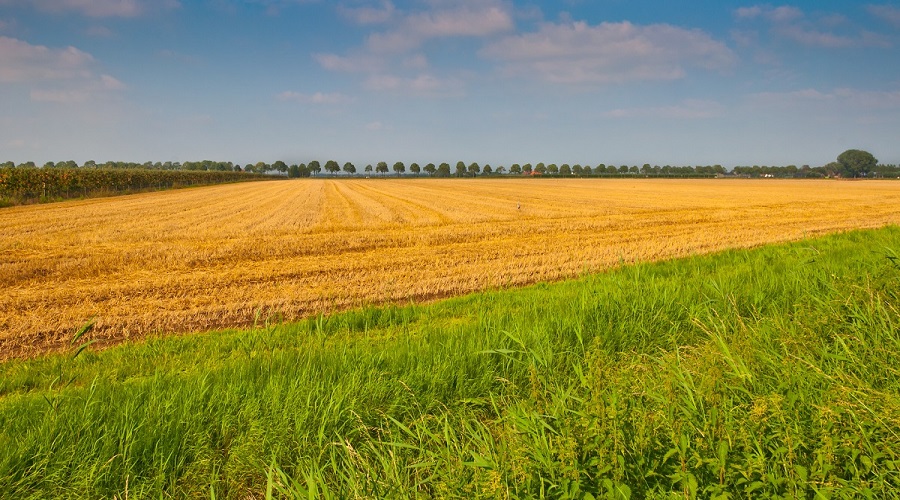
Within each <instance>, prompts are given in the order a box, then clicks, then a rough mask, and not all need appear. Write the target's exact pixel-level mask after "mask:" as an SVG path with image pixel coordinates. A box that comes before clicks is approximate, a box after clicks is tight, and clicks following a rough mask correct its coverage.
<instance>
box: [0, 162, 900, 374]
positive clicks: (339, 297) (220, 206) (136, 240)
mask: <svg viewBox="0 0 900 500" xmlns="http://www.w3.org/2000/svg"><path fill="white" fill-rule="evenodd" d="M897 223H900V183H898V182H891V181H866V182H834V181H778V180H759V181H748V180H734V181H732V180H725V181H722V180H619V179H616V180H593V179H591V180H578V179H571V180H569V179H546V180H534V179H504V180H456V179H454V180H435V179H402V180H400V179H390V180H382V179H367V180H363V179H358V180H343V179H342V180H320V179H312V180H291V181H272V182H263V183H248V184H234V185H224V186H214V187H208V188H202V189H192V190H184V191H169V192H159V193H147V194H140V195H133V196H127V197H120V198H108V199H92V200H84V201H76V202H64V203H57V204H48V205H38V206H27V207H13V208H6V209H3V210H0V255H2V258H0V284H2V292H3V293H2V295H0V359H3V358H9V357H20V356H31V355H35V354H38V353H41V352H44V351H48V350H54V349H58V348H61V347H62V346H64V345H65V342H66V341H67V339H68V338H70V337H71V335H72V333H73V332H74V330H75V329H76V328H77V327H78V326H79V325H81V324H83V323H85V322H86V321H88V320H89V319H91V318H96V326H95V329H94V332H93V335H94V336H95V338H97V339H98V340H99V341H100V342H101V343H106V344H109V343H115V342H119V341H122V340H125V339H133V338H139V337H142V336H146V335H148V334H154V333H163V334H166V333H176V332H189V331H200V330H207V329H211V328H217V327H229V326H247V325H251V324H253V323H254V321H259V320H260V319H262V320H264V319H266V318H269V317H273V316H276V317H278V318H281V319H293V318H298V317H302V316H307V315H311V314H315V313H319V312H328V311H333V310H338V309H343V308H348V307H353V306H357V305H361V304H378V303H387V302H398V301H400V302H402V301H408V300H428V299H433V298H438V297H444V296H450V295H456V294H463V293H467V292H471V291H476V290H482V289H488V288H494V287H503V286H511V285H523V284H528V283H534V282H538V281H543V280H555V279H561V278H565V277H571V276H575V275H578V274H579V273H582V272H590V271H598V270H602V269H606V268H609V267H611V266H615V265H617V264H619V263H620V262H632V261H638V260H640V261H646V260H658V259H664V258H671V257H679V256H685V255H689V254H695V253H705V252H711V251H715V250H720V249H724V248H735V247H751V246H756V245H760V244H764V243H769V242H776V241H787V240H794V239H798V238H802V237H804V236H809V235H814V234H820V233H826V232H834V231H840V230H846V229H854V228H870V227H880V226H883V225H886V224H897Z"/></svg>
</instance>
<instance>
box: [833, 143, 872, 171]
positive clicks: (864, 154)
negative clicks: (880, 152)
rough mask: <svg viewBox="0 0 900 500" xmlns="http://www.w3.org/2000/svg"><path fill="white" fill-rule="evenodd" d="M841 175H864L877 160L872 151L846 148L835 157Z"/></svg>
mask: <svg viewBox="0 0 900 500" xmlns="http://www.w3.org/2000/svg"><path fill="white" fill-rule="evenodd" d="M837 162H838V164H840V166H841V176H843V177H865V176H867V175H868V174H869V172H871V171H872V170H874V169H875V166H876V165H878V160H876V159H875V157H874V156H872V153H869V152H868V151H863V150H860V149H848V150H847V151H844V152H843V153H841V154H840V155H838V157H837Z"/></svg>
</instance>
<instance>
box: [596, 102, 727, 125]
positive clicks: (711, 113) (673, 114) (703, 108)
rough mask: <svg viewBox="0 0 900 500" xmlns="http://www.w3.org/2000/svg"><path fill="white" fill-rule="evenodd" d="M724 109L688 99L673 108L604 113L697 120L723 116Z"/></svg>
mask: <svg viewBox="0 0 900 500" xmlns="http://www.w3.org/2000/svg"><path fill="white" fill-rule="evenodd" d="M723 111H724V107H723V106H722V105H721V104H719V103H718V102H716V101H709V100H701V99H688V100H685V101H682V102H681V103H679V104H676V105H672V106H659V107H641V108H621V109H614V110H611V111H608V112H606V113H604V116H606V117H608V118H669V119H680V120H696V119H705V118H715V117H717V116H721V115H722V113H723Z"/></svg>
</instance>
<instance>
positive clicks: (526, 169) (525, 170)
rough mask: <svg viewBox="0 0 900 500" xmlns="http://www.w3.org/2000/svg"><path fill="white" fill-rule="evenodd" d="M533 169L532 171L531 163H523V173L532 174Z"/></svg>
mask: <svg viewBox="0 0 900 500" xmlns="http://www.w3.org/2000/svg"><path fill="white" fill-rule="evenodd" d="M531 171H532V170H531V163H526V164H524V165H522V173H523V174H526V175H528V174H531Z"/></svg>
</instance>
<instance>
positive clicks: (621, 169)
mask: <svg viewBox="0 0 900 500" xmlns="http://www.w3.org/2000/svg"><path fill="white" fill-rule="evenodd" d="M619 173H620V174H627V173H628V165H622V166H620V167H619Z"/></svg>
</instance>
